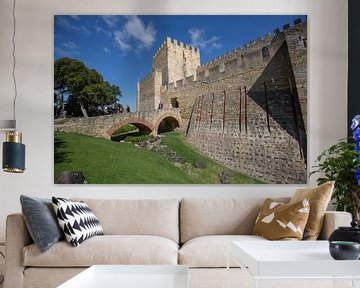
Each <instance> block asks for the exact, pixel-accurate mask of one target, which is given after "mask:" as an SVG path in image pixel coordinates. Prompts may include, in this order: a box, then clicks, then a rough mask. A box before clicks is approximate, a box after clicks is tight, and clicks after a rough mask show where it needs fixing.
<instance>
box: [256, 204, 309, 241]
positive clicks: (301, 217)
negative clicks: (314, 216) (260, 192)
mask: <svg viewBox="0 0 360 288" xmlns="http://www.w3.org/2000/svg"><path fill="white" fill-rule="evenodd" d="M308 217H309V202H308V200H307V199H304V200H302V201H300V202H296V203H291V204H290V203H288V204H284V203H280V202H276V201H273V200H272V199H270V198H268V199H266V200H265V202H264V204H263V206H262V208H261V209H260V212H259V216H258V218H257V219H256V222H255V226H254V229H253V231H252V234H253V235H257V236H263V237H264V238H267V239H269V240H301V239H302V237H303V233H304V229H305V225H306V222H307V220H308Z"/></svg>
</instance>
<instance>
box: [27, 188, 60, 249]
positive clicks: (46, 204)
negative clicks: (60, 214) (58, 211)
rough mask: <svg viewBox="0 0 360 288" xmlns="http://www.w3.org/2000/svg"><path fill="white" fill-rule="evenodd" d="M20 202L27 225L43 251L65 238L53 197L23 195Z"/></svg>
mask: <svg viewBox="0 0 360 288" xmlns="http://www.w3.org/2000/svg"><path fill="white" fill-rule="evenodd" d="M20 203H21V210H22V213H23V216H24V220H25V223H26V227H27V228H28V230H29V233H30V235H31V238H32V239H33V241H34V243H35V244H36V245H37V246H38V248H39V250H40V251H41V252H45V251H46V250H48V249H50V247H51V246H52V245H54V244H55V243H56V242H58V241H60V240H61V239H64V232H63V231H62V230H61V228H60V226H59V223H58V221H57V218H56V215H55V212H54V209H53V205H52V202H51V199H40V198H35V197H28V196H25V195H21V196H20Z"/></svg>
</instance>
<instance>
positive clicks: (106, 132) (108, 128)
mask: <svg viewBox="0 0 360 288" xmlns="http://www.w3.org/2000/svg"><path fill="white" fill-rule="evenodd" d="M126 124H132V125H134V126H136V127H137V128H138V129H139V130H140V131H141V132H143V133H144V134H153V135H157V134H158V133H159V131H160V129H161V127H163V126H167V127H169V126H171V127H172V128H175V127H181V124H182V123H181V116H180V111H179V109H176V108H173V109H168V110H164V109H158V110H153V111H144V112H132V113H119V114H112V115H103V116H96V117H88V118H85V117H76V118H61V119H55V121H54V127H55V131H64V132H72V133H78V134H84V135H89V136H95V137H103V138H106V139H111V136H112V135H113V133H114V132H115V131H116V130H117V129H119V128H121V127H122V126H124V125H126Z"/></svg>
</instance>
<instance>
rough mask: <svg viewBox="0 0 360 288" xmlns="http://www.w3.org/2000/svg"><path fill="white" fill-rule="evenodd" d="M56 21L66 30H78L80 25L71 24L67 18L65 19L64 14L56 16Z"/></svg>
mask: <svg viewBox="0 0 360 288" xmlns="http://www.w3.org/2000/svg"><path fill="white" fill-rule="evenodd" d="M56 23H57V24H58V25H60V26H62V27H64V28H66V29H68V30H74V31H80V30H81V29H80V27H78V26H76V25H72V24H71V23H70V21H69V20H68V19H66V18H65V17H64V16H57V17H56Z"/></svg>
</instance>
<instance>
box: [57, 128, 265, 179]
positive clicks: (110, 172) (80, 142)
mask: <svg viewBox="0 0 360 288" xmlns="http://www.w3.org/2000/svg"><path fill="white" fill-rule="evenodd" d="M162 143H164V144H166V145H167V146H168V147H169V148H171V149H172V150H174V151H176V152H177V154H178V155H179V156H180V157H181V158H182V159H183V160H185V161H186V162H188V163H190V164H191V165H193V164H195V163H196V161H199V160H201V162H202V165H204V166H205V168H204V169H197V168H193V169H192V172H193V173H191V176H190V175H189V174H188V173H186V172H185V171H184V169H181V168H179V167H176V166H175V165H174V164H173V163H171V162H169V161H168V160H167V159H166V158H165V157H164V156H162V155H161V154H160V153H159V152H157V151H149V150H146V149H141V148H137V147H135V146H134V144H131V143H119V142H113V141H109V140H105V139H100V138H95V137H90V136H84V135H78V134H72V133H63V132H55V143H54V144H55V147H54V150H55V156H54V158H55V159H54V160H55V173H54V175H55V179H56V178H57V177H58V175H59V174H60V173H61V172H62V171H66V170H67V171H82V172H83V174H84V176H85V178H86V180H87V181H88V183H89V184H196V183H198V184H211V183H220V182H219V177H218V173H219V172H221V171H224V170H227V169H226V168H224V167H222V166H221V165H219V164H217V163H215V162H214V161H212V160H211V159H209V158H207V157H204V156H202V155H201V154H199V153H198V152H197V151H196V150H195V149H194V148H193V147H192V146H191V145H189V144H188V143H186V142H185V138H184V136H183V135H182V134H179V133H173V132H171V133H166V134H163V136H162ZM204 163H205V164H204ZM231 173H232V174H233V177H232V180H231V182H232V183H259V182H257V181H256V180H254V179H252V178H249V177H246V176H243V175H241V174H239V173H233V172H231Z"/></svg>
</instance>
